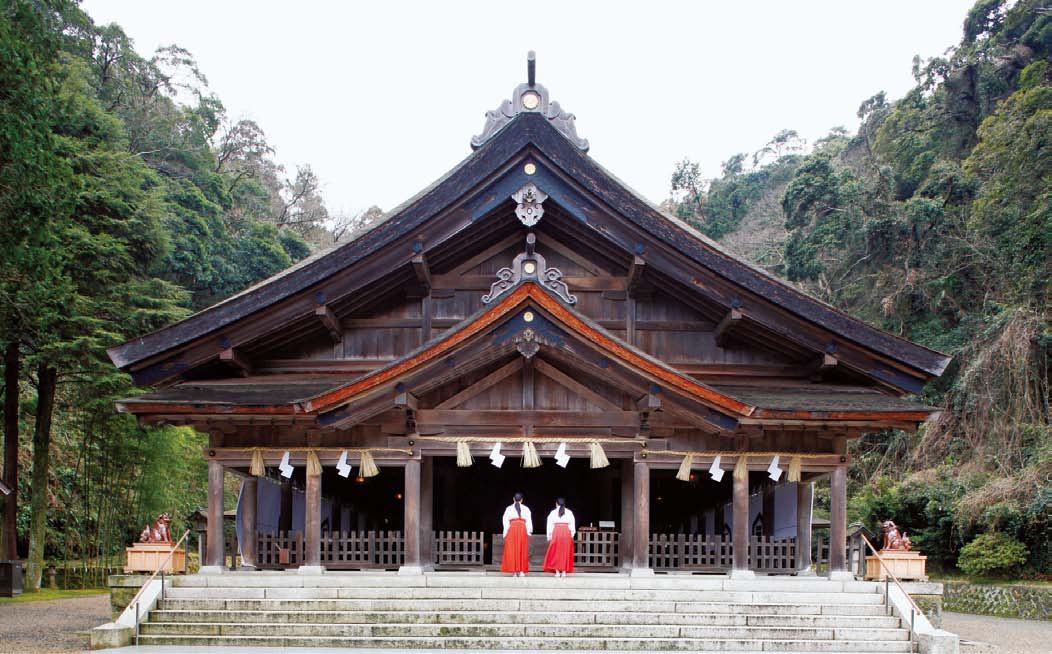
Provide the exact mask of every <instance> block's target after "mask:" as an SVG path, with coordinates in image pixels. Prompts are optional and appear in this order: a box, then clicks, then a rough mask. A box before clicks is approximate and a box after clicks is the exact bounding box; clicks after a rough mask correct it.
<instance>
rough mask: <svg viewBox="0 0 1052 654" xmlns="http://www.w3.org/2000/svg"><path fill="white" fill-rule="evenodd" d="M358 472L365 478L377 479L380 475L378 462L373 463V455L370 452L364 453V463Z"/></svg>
mask: <svg viewBox="0 0 1052 654" xmlns="http://www.w3.org/2000/svg"><path fill="white" fill-rule="evenodd" d="M358 470H359V471H360V472H361V474H362V476H363V477H375V476H376V475H378V474H380V469H379V468H377V467H376V461H373V455H372V453H370V452H369V451H365V452H362V463H361V465H360V466H359V468H358Z"/></svg>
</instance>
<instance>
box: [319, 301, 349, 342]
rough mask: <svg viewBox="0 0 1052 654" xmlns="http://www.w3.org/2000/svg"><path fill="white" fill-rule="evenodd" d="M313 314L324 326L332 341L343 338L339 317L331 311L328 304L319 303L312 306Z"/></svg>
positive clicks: (338, 340)
mask: <svg viewBox="0 0 1052 654" xmlns="http://www.w3.org/2000/svg"><path fill="white" fill-rule="evenodd" d="M314 316H315V317H316V318H317V319H318V320H320V321H321V324H322V325H324V326H325V329H326V330H327V331H328V332H329V336H330V337H331V338H332V342H333V343H339V342H340V341H342V340H343V325H341V324H340V319H339V318H337V317H336V314H334V313H333V312H332V309H330V308H329V305H327V304H319V305H318V306H316V307H314Z"/></svg>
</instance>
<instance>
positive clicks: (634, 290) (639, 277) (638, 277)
mask: <svg viewBox="0 0 1052 654" xmlns="http://www.w3.org/2000/svg"><path fill="white" fill-rule="evenodd" d="M646 266H647V262H646V261H644V260H643V257H641V256H638V255H636V256H634V257H632V264H631V265H629V266H628V278H627V280H626V281H625V289H626V290H627V291H628V296H629V297H635V296H637V295H639V293H640V291H641V290H645V289H644V285H643V271H644V270H646Z"/></svg>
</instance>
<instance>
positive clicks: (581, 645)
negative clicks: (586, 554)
mask: <svg viewBox="0 0 1052 654" xmlns="http://www.w3.org/2000/svg"><path fill="white" fill-rule="evenodd" d="M139 641H140V644H141V645H169V646H177V647H194V646H205V647H208V646H211V647H235V646H237V647H345V648H377V649H379V648H383V649H439V648H441V649H480V650H483V649H484V650H513V649H514V650H523V649H537V650H582V649H585V650H598V649H606V650H680V651H683V650H687V651H710V652H715V651H739V652H742V651H751V652H761V651H762V652H816V653H817V652H837V653H852V654H854V653H867V654H868V653H872V652H874V651H879V652H880V653H881V654H894V653H909V652H912V651H913V644H912V643H911V642H909V641H904V640H896V641H884V642H875V641H872V640H758V639H757V640H753V639H735V638H730V639H710V638H591V637H576V636H575V637H570V638H534V637H521V638H517V637H512V638H493V637H466V636H461V637H449V638H413V637H356V636H349V637H316V636H304V637H290V636H272V637H267V636H172V635H143V636H140V639H139Z"/></svg>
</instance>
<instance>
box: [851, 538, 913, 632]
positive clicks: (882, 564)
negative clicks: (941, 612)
mask: <svg viewBox="0 0 1052 654" xmlns="http://www.w3.org/2000/svg"><path fill="white" fill-rule="evenodd" d="M859 536H861V537H862V540H864V541H866V545H868V546H869V549H870V551H872V552H873V556H875V557H877V561H879V562H880V567H882V568H884V572H885V573H886V577H891V580H892V581H894V582H895V585H896V586H898V587H899V590H901V591H902V594H903V595H905V596H906V599H907V600H909V603H910V605H911V606H912V607H913V610H914V611H916V612H917V613H918V614H919V615H920V616H921V617H925V616H924V611H922V610H921V608H920V607H919V606H917V603H916V602H914V601H913V598H912V597H910V594H909V593H907V592H906V589H905V588H903V587H902V582H900V581H899V580H898V577H896V576H895V574H894V573H893V572H892V571H891V568H889V567H888V564H887V563H884V558H883V557H882V556H880V553H879V552H877V548H875V547H873V543H871V542H869V539H868V538H866V535H865V534H863V533H859ZM910 628H911V629H912V628H913V618H912V616H911V618H910Z"/></svg>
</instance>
